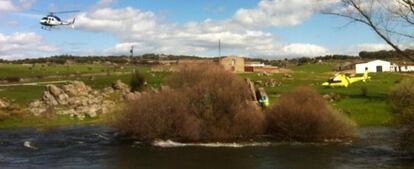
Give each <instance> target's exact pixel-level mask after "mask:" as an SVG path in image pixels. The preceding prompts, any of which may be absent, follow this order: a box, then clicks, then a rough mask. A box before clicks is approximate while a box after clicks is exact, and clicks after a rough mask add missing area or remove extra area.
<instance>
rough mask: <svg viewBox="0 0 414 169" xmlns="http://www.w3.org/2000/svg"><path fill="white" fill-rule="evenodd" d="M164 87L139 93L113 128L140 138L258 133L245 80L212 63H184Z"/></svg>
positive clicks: (260, 118) (260, 120)
mask: <svg viewBox="0 0 414 169" xmlns="http://www.w3.org/2000/svg"><path fill="white" fill-rule="evenodd" d="M167 84H168V85H169V86H170V88H169V89H164V90H161V91H160V92H158V93H147V94H143V95H142V96H141V97H140V98H139V99H138V100H136V101H134V103H131V105H130V107H129V109H128V110H127V111H126V112H125V113H123V114H122V115H121V116H119V118H118V120H117V121H116V122H115V127H117V128H119V129H121V130H122V131H126V132H128V133H130V134H132V135H134V136H136V137H137V138H140V139H143V140H154V139H174V140H180V141H230V140H234V139H248V138H251V137H253V136H255V135H257V134H261V133H263V130H264V121H265V120H264V115H263V113H262V112H261V111H260V110H259V109H258V107H257V106H256V105H255V103H253V102H252V101H250V99H251V95H250V93H249V92H248V85H247V84H246V83H245V81H244V80H243V79H242V78H240V77H238V76H236V75H234V74H232V73H230V72H227V71H225V70H224V69H223V68H221V67H219V66H216V65H210V64H207V65H201V64H200V65H187V66H184V67H183V68H182V69H180V71H179V72H177V73H175V74H174V75H172V76H171V77H170V78H169V79H168V81H167Z"/></svg>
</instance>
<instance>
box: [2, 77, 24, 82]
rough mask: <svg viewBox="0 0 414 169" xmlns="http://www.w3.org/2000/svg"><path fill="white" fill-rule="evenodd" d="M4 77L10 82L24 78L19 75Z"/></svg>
mask: <svg viewBox="0 0 414 169" xmlns="http://www.w3.org/2000/svg"><path fill="white" fill-rule="evenodd" d="M4 79H5V80H6V81H7V82H9V83H15V82H20V81H21V80H22V78H20V77H18V76H8V77H5V78H4Z"/></svg>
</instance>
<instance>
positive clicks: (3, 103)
mask: <svg viewBox="0 0 414 169" xmlns="http://www.w3.org/2000/svg"><path fill="white" fill-rule="evenodd" d="M9 106H10V104H9V103H8V102H6V101H4V100H3V99H0V108H1V109H4V108H7V107H9Z"/></svg>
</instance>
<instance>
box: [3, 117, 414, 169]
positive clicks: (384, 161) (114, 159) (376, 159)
mask: <svg viewBox="0 0 414 169" xmlns="http://www.w3.org/2000/svg"><path fill="white" fill-rule="evenodd" d="M357 133H358V139H356V140H354V141H353V142H352V143H348V144H333V143H330V144H299V143H271V142H261V143H248V144H236V143H234V144H219V143H210V144H202V145H195V144H179V143H174V142H170V141H165V142H157V143H156V144H154V145H153V146H151V145H143V144H140V143H139V142H134V141H133V140H130V139H127V138H125V137H121V136H117V133H116V132H115V131H114V130H113V129H111V128H110V127H107V126H102V125H98V126H72V127H63V128H55V129H48V130H36V129H7V130H0V168H6V169H8V168H10V169H11V168H13V169H16V168H17V169H20V168H22V169H24V168H28V169H37V168H39V169H40V168H41V169H44V168H59V169H65V168H71V169H72V168H75V169H76V168H82V169H83V168H85V169H94V168H99V169H101V168H102V169H128V168H131V169H132V168H134V169H135V168H151V169H153V168H173V169H175V168H177V169H186V168H197V169H199V168H200V169H203V168H206V169H221V168H223V169H229V168H235V169H255V168H257V169H296V168H298V169H302V168H306V169H312V168H315V169H330V168H337V169H348V168H357V169H358V168H364V169H371V168H372V169H382V168H390V169H391V168H392V169H414V159H410V158H409V156H407V155H404V154H403V153H401V152H399V151H397V148H396V147H397V143H396V142H395V140H396V137H395V133H394V131H393V130H392V129H390V128H385V127H375V128H362V129H358V131H357Z"/></svg>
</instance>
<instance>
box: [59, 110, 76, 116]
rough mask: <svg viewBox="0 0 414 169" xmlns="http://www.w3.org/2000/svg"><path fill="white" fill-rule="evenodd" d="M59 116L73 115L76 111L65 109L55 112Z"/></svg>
mask: <svg viewBox="0 0 414 169" xmlns="http://www.w3.org/2000/svg"><path fill="white" fill-rule="evenodd" d="M57 113H58V114H59V115H73V114H76V111H75V110H74V109H67V110H62V111H58V112H57Z"/></svg>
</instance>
